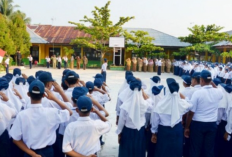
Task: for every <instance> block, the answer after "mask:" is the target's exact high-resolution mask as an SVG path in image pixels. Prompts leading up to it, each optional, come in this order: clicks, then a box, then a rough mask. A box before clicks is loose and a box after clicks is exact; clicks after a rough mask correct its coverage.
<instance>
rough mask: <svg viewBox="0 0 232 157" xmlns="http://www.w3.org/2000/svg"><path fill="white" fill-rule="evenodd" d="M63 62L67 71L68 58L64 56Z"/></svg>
mask: <svg viewBox="0 0 232 157" xmlns="http://www.w3.org/2000/svg"><path fill="white" fill-rule="evenodd" d="M63 60H64V68H65V69H67V63H68V57H67V56H66V55H65V56H64V57H63Z"/></svg>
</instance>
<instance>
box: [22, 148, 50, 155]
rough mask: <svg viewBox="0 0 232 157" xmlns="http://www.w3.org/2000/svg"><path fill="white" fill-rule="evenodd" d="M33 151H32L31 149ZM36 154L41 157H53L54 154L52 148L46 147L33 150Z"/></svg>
mask: <svg viewBox="0 0 232 157" xmlns="http://www.w3.org/2000/svg"><path fill="white" fill-rule="evenodd" d="M32 150H33V149H32ZM33 151H34V152H35V153H36V154H39V155H41V156H42V157H54V153H53V148H52V146H47V147H45V148H42V149H37V150H33ZM24 157H31V156H30V155H28V154H26V153H25V155H24Z"/></svg>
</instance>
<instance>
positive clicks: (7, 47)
mask: <svg viewBox="0 0 232 157" xmlns="http://www.w3.org/2000/svg"><path fill="white" fill-rule="evenodd" d="M0 30H1V31H0V48H1V49H3V50H4V51H6V52H7V53H8V54H12V53H14V52H15V50H14V42H13V40H12V39H11V36H10V29H9V28H8V23H7V20H6V19H5V17H4V16H3V15H2V14H0Z"/></svg>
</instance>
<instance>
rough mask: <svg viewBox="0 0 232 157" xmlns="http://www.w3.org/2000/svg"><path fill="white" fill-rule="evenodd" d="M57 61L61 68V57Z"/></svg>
mask: <svg viewBox="0 0 232 157" xmlns="http://www.w3.org/2000/svg"><path fill="white" fill-rule="evenodd" d="M57 61H58V69H60V68H61V61H62V60H61V57H58V58H57Z"/></svg>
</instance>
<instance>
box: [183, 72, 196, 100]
mask: <svg viewBox="0 0 232 157" xmlns="http://www.w3.org/2000/svg"><path fill="white" fill-rule="evenodd" d="M181 78H182V79H183V86H184V90H183V91H182V92H181V93H182V94H183V95H184V96H185V97H186V98H188V99H191V97H192V94H193V91H194V90H193V89H192V88H191V77H190V76H189V75H182V77H181Z"/></svg>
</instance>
